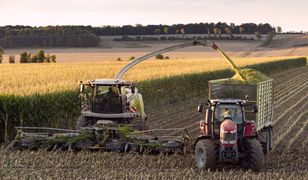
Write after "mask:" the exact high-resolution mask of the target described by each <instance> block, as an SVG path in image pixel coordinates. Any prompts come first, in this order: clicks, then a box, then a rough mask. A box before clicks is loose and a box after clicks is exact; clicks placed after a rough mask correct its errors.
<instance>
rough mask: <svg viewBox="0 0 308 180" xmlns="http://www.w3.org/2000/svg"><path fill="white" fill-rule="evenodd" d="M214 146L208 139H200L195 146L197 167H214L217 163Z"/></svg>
mask: <svg viewBox="0 0 308 180" xmlns="http://www.w3.org/2000/svg"><path fill="white" fill-rule="evenodd" d="M217 157H218V156H217V151H216V146H215V144H214V142H213V141H211V140H210V139H201V140H199V141H198V142H197V143H196V146H195V161H196V164H197V167H198V168H199V169H205V168H210V169H215V168H216V163H217Z"/></svg>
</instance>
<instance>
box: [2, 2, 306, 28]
mask: <svg viewBox="0 0 308 180" xmlns="http://www.w3.org/2000/svg"><path fill="white" fill-rule="evenodd" d="M307 8H308V0H293V1H291V0H151V1H150V0H87V1H86V0H0V26H3V25H31V26H46V25H92V26H103V25H127V24H130V25H135V24H142V25H148V24H167V25H172V24H178V23H183V24H186V23H199V22H214V23H217V22H226V23H235V24H241V23H246V22H247V23H257V24H259V23H270V24H271V25H274V26H281V27H282V30H283V31H284V32H286V31H308V21H307V18H308V10H307Z"/></svg>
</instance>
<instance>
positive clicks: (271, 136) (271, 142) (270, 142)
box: [268, 128, 273, 150]
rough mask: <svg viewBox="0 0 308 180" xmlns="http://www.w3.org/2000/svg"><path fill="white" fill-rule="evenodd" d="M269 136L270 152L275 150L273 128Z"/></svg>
mask: <svg viewBox="0 0 308 180" xmlns="http://www.w3.org/2000/svg"><path fill="white" fill-rule="evenodd" d="M268 136H269V150H272V148H273V129H272V128H270V129H269V130H268Z"/></svg>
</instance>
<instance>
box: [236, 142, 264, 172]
mask: <svg viewBox="0 0 308 180" xmlns="http://www.w3.org/2000/svg"><path fill="white" fill-rule="evenodd" d="M243 143H244V144H243V146H244V151H245V153H246V157H244V158H242V159H240V163H241V166H242V167H243V168H247V169H248V168H250V169H252V170H254V171H260V170H261V169H262V167H263V165H264V154H263V149H262V146H261V144H260V142H259V141H258V140H257V139H245V140H244V141H243Z"/></svg>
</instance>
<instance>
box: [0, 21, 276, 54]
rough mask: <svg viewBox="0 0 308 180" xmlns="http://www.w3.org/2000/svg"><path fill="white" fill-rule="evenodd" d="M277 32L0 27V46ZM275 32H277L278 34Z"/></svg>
mask: <svg viewBox="0 0 308 180" xmlns="http://www.w3.org/2000/svg"><path fill="white" fill-rule="evenodd" d="M277 30H278V31H281V28H280V27H277V28H274V27H273V26H271V25H270V24H268V23H264V24H255V23H244V24H241V25H235V24H234V23H231V24H227V23H222V22H218V23H190V24H174V25H162V24H160V25H146V26H143V25H141V24H136V25H134V26H133V25H124V26H102V27H92V26H45V27H32V26H22V25H17V26H2V27H0V46H2V47H3V48H16V47H96V46H98V44H99V43H100V38H99V36H126V35H159V34H214V35H217V34H230V35H231V34H255V33H256V32H257V33H260V34H268V33H269V32H276V31H277ZM278 31H277V32H278Z"/></svg>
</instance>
